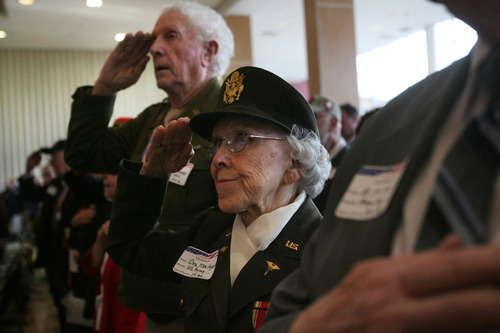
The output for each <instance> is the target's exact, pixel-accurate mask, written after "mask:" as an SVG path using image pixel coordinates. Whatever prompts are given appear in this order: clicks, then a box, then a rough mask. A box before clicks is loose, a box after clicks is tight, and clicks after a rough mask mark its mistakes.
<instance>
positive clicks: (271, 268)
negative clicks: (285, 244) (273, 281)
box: [264, 260, 280, 275]
mask: <svg viewBox="0 0 500 333" xmlns="http://www.w3.org/2000/svg"><path fill="white" fill-rule="evenodd" d="M266 261H267V260H266ZM274 270H278V271H279V270H280V268H279V267H278V265H276V264H275V263H274V262H272V261H267V268H266V272H265V273H264V275H267V273H269V272H270V271H274Z"/></svg>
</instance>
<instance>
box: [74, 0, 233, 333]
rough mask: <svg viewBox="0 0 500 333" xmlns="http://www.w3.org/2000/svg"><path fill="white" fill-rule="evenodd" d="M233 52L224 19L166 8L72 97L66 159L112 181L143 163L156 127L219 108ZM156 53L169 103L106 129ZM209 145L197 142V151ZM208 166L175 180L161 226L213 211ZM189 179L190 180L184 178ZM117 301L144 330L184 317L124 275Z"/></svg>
mask: <svg viewBox="0 0 500 333" xmlns="http://www.w3.org/2000/svg"><path fill="white" fill-rule="evenodd" d="M233 50H234V41H233V35H232V33H231V31H230V30H229V28H228V26H227V24H226V22H225V21H224V19H223V18H222V17H221V16H220V15H219V14H218V13H216V12H215V11H213V10H212V9H210V8H208V7H206V6H203V5H201V4H198V3H196V2H179V3H177V4H174V5H173V6H171V7H168V8H166V9H165V10H164V11H163V13H162V14H161V15H160V17H159V18H158V20H157V22H156V25H155V27H154V29H153V32H152V33H142V32H138V33H136V34H135V35H132V34H128V35H127V36H126V37H125V39H124V40H123V41H122V42H120V43H119V44H118V45H117V47H116V48H115V49H114V50H113V51H112V53H111V54H110V56H109V57H108V59H107V61H106V63H105V64H104V66H103V68H102V70H101V73H100V75H99V77H98V79H97V81H96V82H95V85H94V86H93V87H81V88H78V89H77V91H76V92H75V94H74V95H73V99H74V102H73V105H72V112H71V119H70V123H69V128H68V141H67V145H66V151H65V158H66V161H67V163H68V165H70V166H71V167H72V168H74V169H75V170H80V171H87V172H94V173H104V174H113V173H116V172H117V171H118V165H119V162H120V161H121V160H122V159H123V158H127V159H131V160H133V161H140V160H141V159H142V156H143V154H144V151H145V148H146V146H147V144H148V141H149V139H150V137H151V134H152V133H153V130H154V128H156V127H157V126H158V125H165V124H167V123H168V122H169V121H171V120H173V119H177V118H179V117H189V118H191V117H193V116H194V115H196V114H203V113H206V112H208V111H211V110H213V109H214V107H215V104H216V102H217V92H218V90H219V88H220V84H221V80H220V78H221V77H222V76H223V75H224V74H225V72H226V70H227V67H228V66H229V63H230V58H231V56H232V54H233ZM148 52H149V53H151V55H152V58H153V62H154V70H155V74H156V81H157V85H158V88H160V89H162V90H164V91H165V92H166V93H167V95H168V97H167V98H166V99H165V100H164V101H163V102H161V103H157V104H154V105H151V106H149V107H148V108H147V109H145V110H144V111H143V112H142V113H140V114H139V115H138V116H137V117H136V118H135V119H133V120H130V121H128V122H127V123H126V124H124V125H123V126H122V127H120V128H108V124H109V120H110V118H111V115H112V110H113V103H114V100H115V98H116V97H115V96H116V93H118V92H119V91H120V90H123V89H126V88H128V87H130V86H131V85H133V84H135V83H136V82H137V80H138V79H139V77H140V75H141V73H142V72H143V70H144V68H145V66H146V64H147V62H148V60H149V57H148V55H147V54H148ZM203 143H205V144H206V141H205V140H203V139H202V138H200V137H197V136H195V137H194V138H193V145H194V146H195V147H199V146H201V145H202V144H203ZM209 166H210V159H209V157H208V156H207V155H205V154H197V155H196V157H194V158H193V159H192V160H191V164H190V167H191V168H190V169H189V170H190V171H191V172H190V173H189V174H187V173H184V175H185V176H184V177H172V178H171V181H175V183H171V184H170V185H169V186H168V191H167V193H166V195H165V202H166V204H165V205H164V206H163V210H162V216H161V218H160V220H159V222H160V226H161V227H163V226H165V225H166V224H168V225H169V227H168V228H169V229H172V228H174V229H175V228H177V229H180V228H182V227H184V226H185V225H186V224H187V223H189V222H190V221H191V220H192V219H193V218H194V216H196V215H197V214H198V213H199V212H200V211H202V210H204V209H205V208H207V207H209V206H212V205H214V204H216V193H215V188H214V184H213V180H212V178H211V176H210V171H209ZM186 174H187V176H186ZM119 296H120V300H121V301H122V303H123V305H124V306H126V307H128V308H131V309H133V310H137V311H144V312H146V314H147V315H148V321H147V325H146V331H148V332H153V330H152V329H151V330H150V328H152V327H153V326H154V325H155V324H154V323H153V322H152V321H151V319H153V320H154V322H155V323H156V325H157V326H158V325H161V326H164V324H165V323H166V322H167V321H169V320H171V319H172V318H175V317H177V316H179V315H180V314H181V312H180V307H179V302H180V294H179V292H178V288H176V287H175V286H169V285H168V284H166V283H165V282H161V283H160V281H155V280H150V279H144V278H141V277H139V276H136V275H132V274H131V273H129V272H126V271H124V272H122V281H121V285H120V288H119Z"/></svg>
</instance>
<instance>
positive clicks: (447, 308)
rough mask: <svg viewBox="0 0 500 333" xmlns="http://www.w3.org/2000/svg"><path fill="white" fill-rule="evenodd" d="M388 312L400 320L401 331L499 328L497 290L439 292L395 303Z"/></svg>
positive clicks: (465, 330)
mask: <svg viewBox="0 0 500 333" xmlns="http://www.w3.org/2000/svg"><path fill="white" fill-rule="evenodd" d="M388 310H389V311H387V313H391V314H390V316H394V318H402V319H403V320H402V322H403V323H405V327H401V328H400V329H401V331H403V332H416V331H420V332H424V331H425V332H445V331H446V332H471V331H480V330H494V328H497V329H498V327H500V315H499V314H500V289H498V288H493V287H488V286H484V287H481V288H474V289H465V290H458V291H455V292H453V293H442V294H437V295H434V296H430V297H423V298H418V299H416V300H415V301H414V302H411V303H405V305H404V306H402V305H401V304H397V303H396V304H393V306H392V309H391V307H390V308H389V309H388ZM406 319H407V320H406Z"/></svg>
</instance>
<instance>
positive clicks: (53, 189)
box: [45, 185, 57, 197]
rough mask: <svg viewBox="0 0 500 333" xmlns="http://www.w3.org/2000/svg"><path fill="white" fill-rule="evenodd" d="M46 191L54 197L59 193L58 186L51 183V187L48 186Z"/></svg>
mask: <svg viewBox="0 0 500 333" xmlns="http://www.w3.org/2000/svg"><path fill="white" fill-rule="evenodd" d="M45 191H46V192H47V194H48V195H50V196H51V197H53V196H54V195H56V194H57V187H55V186H53V185H50V186H49V187H47V189H46V190H45Z"/></svg>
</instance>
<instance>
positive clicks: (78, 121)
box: [64, 86, 144, 174]
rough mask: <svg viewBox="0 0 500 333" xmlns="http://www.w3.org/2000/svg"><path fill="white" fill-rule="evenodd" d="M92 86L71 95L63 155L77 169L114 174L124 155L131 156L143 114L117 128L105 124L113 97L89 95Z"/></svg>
mask: <svg viewBox="0 0 500 333" xmlns="http://www.w3.org/2000/svg"><path fill="white" fill-rule="evenodd" d="M91 89H92V87H88V86H87V87H80V88H78V89H77V90H76V92H75V93H74V94H73V96H72V97H73V103H72V105H71V118H70V121H69V125H68V135H67V142H66V149H65V155H64V158H65V160H66V163H67V164H68V165H69V166H70V167H71V168H73V169H74V170H77V171H82V172H92V173H106V174H116V173H117V171H118V165H119V163H120V161H121V160H122V159H124V158H130V155H131V154H132V152H133V150H134V148H135V147H136V145H137V143H138V142H137V141H138V137H139V135H140V131H141V130H142V128H143V126H144V124H143V119H142V118H143V117H137V118H134V119H132V120H130V121H128V122H127V123H125V124H124V125H123V126H121V127H119V128H111V127H108V125H109V121H110V119H111V116H112V113H113V106H114V102H115V98H116V97H115V96H96V95H91V94H90V91H91Z"/></svg>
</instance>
